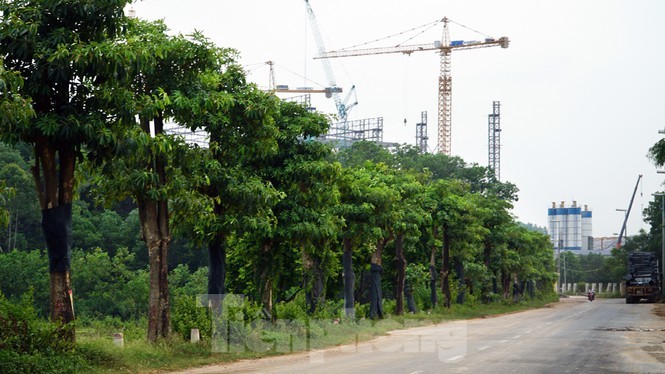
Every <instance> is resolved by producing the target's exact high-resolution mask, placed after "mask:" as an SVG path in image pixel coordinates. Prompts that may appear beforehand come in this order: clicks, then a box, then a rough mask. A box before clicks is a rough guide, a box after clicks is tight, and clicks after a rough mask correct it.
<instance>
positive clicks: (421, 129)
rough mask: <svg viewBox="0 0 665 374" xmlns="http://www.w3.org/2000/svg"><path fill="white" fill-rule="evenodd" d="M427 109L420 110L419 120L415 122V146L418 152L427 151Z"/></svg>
mask: <svg viewBox="0 0 665 374" xmlns="http://www.w3.org/2000/svg"><path fill="white" fill-rule="evenodd" d="M427 139H429V138H428V137H427V111H422V112H420V122H419V123H416V147H418V149H419V150H420V153H423V154H424V153H427Z"/></svg>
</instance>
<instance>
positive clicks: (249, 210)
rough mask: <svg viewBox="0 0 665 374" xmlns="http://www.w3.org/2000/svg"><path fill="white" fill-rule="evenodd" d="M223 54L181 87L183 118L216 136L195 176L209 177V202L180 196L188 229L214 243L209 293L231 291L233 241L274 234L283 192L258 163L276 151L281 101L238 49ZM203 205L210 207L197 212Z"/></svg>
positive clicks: (202, 188) (205, 190)
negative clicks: (259, 83) (246, 66)
mask: <svg viewBox="0 0 665 374" xmlns="http://www.w3.org/2000/svg"><path fill="white" fill-rule="evenodd" d="M218 57H219V58H220V60H219V61H218V64H219V65H220V66H219V70H218V71H214V72H209V73H208V74H206V75H202V77H201V78H202V79H201V84H198V85H191V86H189V87H188V88H187V91H180V92H179V94H178V96H177V98H176V100H175V104H176V107H177V111H176V118H177V120H178V122H179V123H181V124H182V125H183V126H186V127H188V128H190V129H192V130H196V129H198V128H202V129H204V130H205V131H206V132H207V133H208V134H209V136H210V142H209V147H208V149H200V150H198V152H199V154H200V158H199V160H200V163H199V165H198V171H197V172H196V173H198V174H201V175H206V177H207V178H206V179H204V181H205V183H202V184H200V185H198V186H196V188H197V190H198V191H199V192H200V194H201V197H202V198H203V199H200V200H198V202H193V201H190V202H187V201H183V200H180V201H177V202H176V209H175V213H176V214H175V218H176V220H177V221H178V222H179V223H180V225H181V227H182V228H183V229H184V230H188V231H190V232H194V233H196V234H195V235H190V236H194V237H195V239H196V240H197V241H198V242H203V243H206V244H207V246H208V253H209V261H210V262H209V273H208V275H209V278H208V294H209V295H221V294H224V293H226V284H225V281H226V273H227V269H226V257H227V247H228V240H229V238H230V237H231V236H232V235H233V234H234V233H238V234H240V235H242V233H243V232H247V231H252V230H268V231H270V230H271V227H272V226H273V223H272V222H274V216H273V215H272V212H271V208H272V207H273V206H274V205H275V204H276V203H277V201H279V200H280V199H281V198H282V197H283V195H282V194H281V193H280V192H279V191H277V190H276V189H274V188H272V187H271V186H270V185H269V184H268V183H266V182H265V181H264V180H263V179H261V177H260V176H259V175H257V174H256V173H255V170H254V169H253V168H252V165H256V164H260V163H261V160H264V159H266V158H267V157H269V156H270V155H274V154H275V153H276V151H277V126H276V125H275V119H274V117H275V115H276V114H277V112H278V110H279V99H278V98H277V97H275V96H274V95H270V94H267V93H264V92H262V91H260V90H259V89H258V88H257V87H256V86H255V85H253V84H248V83H247V82H246V78H245V73H244V72H243V70H242V67H240V66H239V65H238V64H237V62H236V61H235V57H236V54H235V52H233V51H231V50H219V56H218ZM196 204H200V205H199V207H205V208H204V209H200V208H199V209H195V210H194V211H192V209H191V207H192V206H196ZM180 212H182V214H180ZM193 213H194V214H193Z"/></svg>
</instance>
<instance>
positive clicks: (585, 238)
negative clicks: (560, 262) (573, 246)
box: [582, 205, 593, 251]
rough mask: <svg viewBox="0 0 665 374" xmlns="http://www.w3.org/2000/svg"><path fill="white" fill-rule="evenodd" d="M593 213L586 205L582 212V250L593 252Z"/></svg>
mask: <svg viewBox="0 0 665 374" xmlns="http://www.w3.org/2000/svg"><path fill="white" fill-rule="evenodd" d="M591 217H592V214H591V211H590V210H589V209H588V207H587V206H586V205H585V206H584V210H583V211H582V249H584V250H589V251H591V250H593V244H589V243H593V230H592V226H591Z"/></svg>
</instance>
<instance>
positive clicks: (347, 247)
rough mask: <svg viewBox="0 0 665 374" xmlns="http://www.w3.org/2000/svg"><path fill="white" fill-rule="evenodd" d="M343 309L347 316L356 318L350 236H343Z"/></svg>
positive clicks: (354, 277) (354, 280) (354, 279)
mask: <svg viewBox="0 0 665 374" xmlns="http://www.w3.org/2000/svg"><path fill="white" fill-rule="evenodd" d="M342 245H343V246H344V258H343V260H342V261H343V265H344V311H345V312H346V316H347V317H348V318H356V309H355V308H356V306H355V303H356V301H355V298H354V294H353V291H354V289H355V283H356V274H355V273H354V272H353V248H352V247H351V238H346V237H345V238H344V240H343V242H342Z"/></svg>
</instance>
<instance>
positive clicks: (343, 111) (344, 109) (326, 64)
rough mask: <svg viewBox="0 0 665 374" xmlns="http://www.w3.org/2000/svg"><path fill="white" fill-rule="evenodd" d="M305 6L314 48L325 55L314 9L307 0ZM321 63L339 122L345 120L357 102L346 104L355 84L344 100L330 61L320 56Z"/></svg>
mask: <svg viewBox="0 0 665 374" xmlns="http://www.w3.org/2000/svg"><path fill="white" fill-rule="evenodd" d="M305 7H306V8H307V16H308V19H309V24H310V26H311V27H312V34H313V35H314V41H315V42H316V48H317V50H318V53H319V55H325V54H326V47H325V44H324V43H323V37H322V36H321V30H320V29H319V24H318V22H317V21H316V16H315V15H314V10H312V6H311V5H310V4H309V0H305ZM321 64H322V65H323V71H324V73H325V74H326V79H327V80H328V86H329V87H330V88H331V89H332V97H333V100H334V101H335V106H336V107H337V114H338V115H339V119H340V121H341V122H346V119H347V117H348V115H349V110H350V109H351V107H353V106H354V105H355V104H357V103H353V104H352V105H349V106H347V105H346V103H347V102H348V100H349V98H350V97H351V94H352V93H353V91H354V89H355V86H352V87H351V89H350V90H349V92H348V93H347V95H346V97H345V98H344V100H342V99H341V98H340V95H339V92H341V90H339V91H338V88H337V83H336V81H335V75H334V74H333V70H332V66H330V61H328V59H327V58H321Z"/></svg>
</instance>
